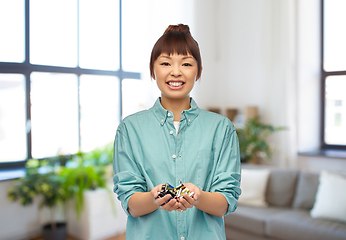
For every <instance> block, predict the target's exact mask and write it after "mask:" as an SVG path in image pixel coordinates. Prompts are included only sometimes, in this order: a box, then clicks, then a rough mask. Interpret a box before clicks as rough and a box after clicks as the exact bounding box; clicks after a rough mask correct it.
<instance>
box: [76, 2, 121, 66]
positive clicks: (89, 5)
mask: <svg viewBox="0 0 346 240" xmlns="http://www.w3.org/2000/svg"><path fill="white" fill-rule="evenodd" d="M79 65H80V67H82V68H91V69H101V70H117V69H119V1H114V0H98V1H90V0H89V1H88V0H80V1H79Z"/></svg>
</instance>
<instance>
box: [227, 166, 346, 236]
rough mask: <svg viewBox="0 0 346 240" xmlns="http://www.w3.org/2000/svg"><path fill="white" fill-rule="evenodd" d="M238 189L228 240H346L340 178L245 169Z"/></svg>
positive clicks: (345, 182)
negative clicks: (240, 191)
mask: <svg viewBox="0 0 346 240" xmlns="http://www.w3.org/2000/svg"><path fill="white" fill-rule="evenodd" d="M241 188H242V191H243V193H242V195H241V196H240V198H239V201H238V207H237V209H236V211H235V212H234V213H232V214H229V215H227V216H226V217H225V228H226V238H227V240H265V239H271V240H274V239H276V240H346V177H345V176H344V175H343V174H339V173H330V172H326V171H323V172H321V173H314V172H306V171H300V170H295V169H279V168H269V167H268V168H266V167H264V168H263V167H261V168H259V167H253V166H252V167H243V169H242V182H241Z"/></svg>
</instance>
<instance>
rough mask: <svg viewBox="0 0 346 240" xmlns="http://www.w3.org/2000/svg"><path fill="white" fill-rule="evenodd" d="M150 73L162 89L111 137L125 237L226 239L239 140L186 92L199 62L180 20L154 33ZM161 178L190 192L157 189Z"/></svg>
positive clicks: (237, 170)
mask: <svg viewBox="0 0 346 240" xmlns="http://www.w3.org/2000/svg"><path fill="white" fill-rule="evenodd" d="M150 73H151V76H152V78H153V79H155V80H156V83H157V86H158V88H159V89H160V91H161V97H159V98H158V99H157V100H156V102H155V104H154V106H153V107H152V108H150V109H148V110H144V111H140V112H137V113H135V114H132V115H130V116H128V117H126V118H125V119H124V120H123V121H122V122H121V123H120V124H119V126H118V129H117V133H116V137H115V141H114V162H113V169H114V178H113V179H114V192H115V193H116V194H117V196H118V199H119V200H120V201H121V202H122V206H123V209H124V211H125V212H126V214H127V215H128V219H127V227H126V237H127V238H128V239H143V238H145V239H153V240H155V239H162V236H161V235H160V234H157V231H155V229H160V231H162V232H164V233H165V234H166V235H168V238H169V239H221V240H222V239H224V240H225V239H226V236H225V228H224V221H223V216H224V215H227V214H229V213H231V212H233V211H234V210H235V209H236V205H237V199H238V197H239V195H240V193H241V190H240V188H239V184H240V155H239V143H238V138H237V134H236V131H235V128H234V126H233V124H232V123H231V122H230V120H229V119H228V118H226V117H224V116H221V115H219V114H215V113H212V112H209V111H205V110H202V109H200V108H199V107H198V106H197V104H196V102H195V101H194V100H193V99H192V98H190V92H191V90H192V89H193V87H194V84H195V82H196V81H197V80H198V79H199V78H200V76H201V73H202V64H201V57H200V52H199V47H198V44H197V42H196V41H195V40H194V38H193V37H192V36H191V33H190V31H189V27H188V26H187V25H182V24H179V25H174V26H172V25H170V26H169V27H168V28H167V30H166V31H165V32H164V34H163V35H162V36H161V37H160V38H159V40H158V41H157V42H156V44H155V45H154V47H153V50H152V54H151V58H150ZM200 153H203V157H201V156H200ZM167 182H169V183H172V184H174V185H176V186H178V185H179V186H180V184H183V185H184V186H185V187H186V188H188V189H189V190H190V191H191V192H194V195H193V196H190V195H187V194H184V195H183V197H182V198H172V197H171V195H169V194H167V195H163V196H161V195H160V196H159V194H158V192H160V191H161V189H162V185H163V184H165V183H167ZM153 227H154V228H155V229H154V228H153Z"/></svg>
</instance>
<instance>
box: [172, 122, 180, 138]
mask: <svg viewBox="0 0 346 240" xmlns="http://www.w3.org/2000/svg"><path fill="white" fill-rule="evenodd" d="M173 124H174V127H175V131H176V133H175V135H178V130H179V124H180V122H179V121H173Z"/></svg>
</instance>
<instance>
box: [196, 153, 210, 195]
mask: <svg viewBox="0 0 346 240" xmlns="http://www.w3.org/2000/svg"><path fill="white" fill-rule="evenodd" d="M212 162H213V159H212V153H211V151H210V150H200V151H198V163H197V186H198V187H199V188H200V189H201V190H203V191H204V190H205V188H206V187H207V186H205V185H206V183H207V182H208V179H209V178H210V173H211V169H212Z"/></svg>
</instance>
